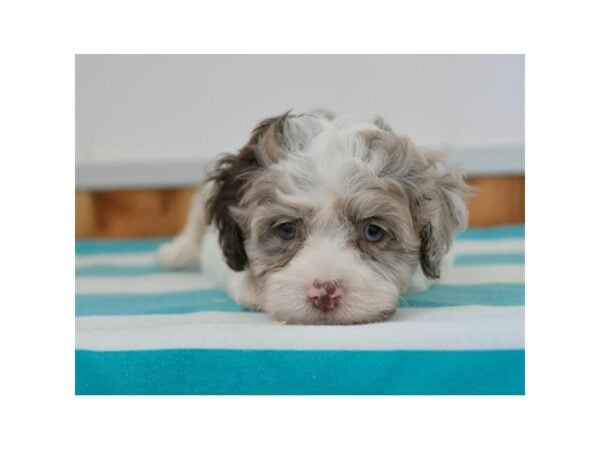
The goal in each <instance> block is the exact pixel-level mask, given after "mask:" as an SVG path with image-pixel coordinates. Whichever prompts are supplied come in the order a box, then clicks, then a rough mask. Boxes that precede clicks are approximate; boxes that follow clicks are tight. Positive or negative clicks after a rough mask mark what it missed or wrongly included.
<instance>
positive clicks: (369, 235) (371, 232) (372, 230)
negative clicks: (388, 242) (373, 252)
mask: <svg viewBox="0 0 600 450" xmlns="http://www.w3.org/2000/svg"><path fill="white" fill-rule="evenodd" d="M384 235H385V231H384V230H383V228H381V227H380V226H377V225H375V224H372V223H370V224H367V225H365V227H364V228H363V237H364V238H365V239H366V240H367V241H369V242H378V241H380V240H381V239H383V236H384Z"/></svg>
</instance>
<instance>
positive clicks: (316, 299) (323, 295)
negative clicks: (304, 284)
mask: <svg viewBox="0 0 600 450" xmlns="http://www.w3.org/2000/svg"><path fill="white" fill-rule="evenodd" d="M343 297H344V290H343V289H342V287H341V286H340V283H339V281H321V280H314V281H313V284H312V285H311V286H310V287H309V288H308V299H309V301H310V302H311V303H312V305H313V306H314V307H315V308H317V309H320V310H321V311H323V312H328V311H332V310H334V309H336V308H337V307H338V306H339V304H340V301H341V300H342V298H343Z"/></svg>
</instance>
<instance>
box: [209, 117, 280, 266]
mask: <svg viewBox="0 0 600 450" xmlns="http://www.w3.org/2000/svg"><path fill="white" fill-rule="evenodd" d="M288 117H289V112H287V113H285V114H282V115H280V116H276V117H272V118H269V119H265V120H263V121H262V122H260V123H259V124H258V125H257V126H256V128H255V129H254V130H253V131H252V133H251V135H250V140H249V141H248V143H247V144H246V146H245V147H243V148H242V149H241V150H240V151H239V152H238V154H237V155H232V154H228V155H225V156H223V157H222V158H221V159H220V160H219V161H218V162H217V166H216V168H215V169H214V170H213V171H212V173H211V174H210V175H209V177H208V183H213V186H212V188H211V191H210V194H209V197H208V199H207V201H206V213H207V214H206V217H207V222H208V223H209V224H210V223H214V224H215V225H216V227H217V230H218V231H219V244H220V245H221V249H222V251H223V255H224V256H225V261H226V262H227V265H228V266H229V267H231V268H232V269H233V270H235V271H238V272H239V271H242V270H244V269H245V268H246V266H247V264H248V256H247V254H246V249H245V247H244V238H245V237H244V233H243V231H242V228H241V227H240V224H239V223H238V222H237V221H236V219H235V217H234V213H233V210H234V209H235V207H237V206H238V204H239V202H240V200H241V199H242V196H243V193H244V190H245V189H246V187H247V185H248V183H249V182H250V181H251V180H252V178H253V177H254V176H255V175H256V174H258V173H259V172H260V171H261V170H262V169H263V168H264V167H266V166H267V165H268V164H270V163H272V162H275V161H277V159H278V157H279V156H280V155H279V154H278V153H279V152H280V142H281V140H282V139H283V134H284V132H285V127H286V120H287V118H288Z"/></svg>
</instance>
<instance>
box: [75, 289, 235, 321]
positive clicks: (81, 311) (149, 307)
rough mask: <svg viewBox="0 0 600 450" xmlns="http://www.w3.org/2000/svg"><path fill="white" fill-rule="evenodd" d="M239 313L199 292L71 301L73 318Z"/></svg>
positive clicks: (219, 296)
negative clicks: (217, 312) (209, 312)
mask: <svg viewBox="0 0 600 450" xmlns="http://www.w3.org/2000/svg"><path fill="white" fill-rule="evenodd" d="M200 311H237V312H239V311H243V309H242V308H241V307H240V306H239V305H238V304H237V303H236V302H234V301H233V300H231V299H230V298H229V297H228V296H227V295H226V294H225V293H224V292H223V291H220V290H216V289H215V290H202V291H184V292H161V293H152V294H84V295H77V296H76V297H75V315H76V316H123V315H147V314H185V313H193V312H200Z"/></svg>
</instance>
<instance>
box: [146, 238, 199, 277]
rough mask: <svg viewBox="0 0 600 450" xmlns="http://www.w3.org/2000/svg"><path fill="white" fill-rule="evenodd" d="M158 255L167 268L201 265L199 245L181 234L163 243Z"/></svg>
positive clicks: (185, 267)
mask: <svg viewBox="0 0 600 450" xmlns="http://www.w3.org/2000/svg"><path fill="white" fill-rule="evenodd" d="M156 256H157V258H158V262H159V263H160V265H161V266H163V267H165V268H167V269H187V268H196V267H200V260H199V252H198V246H197V244H196V243H195V242H194V241H193V240H191V239H186V238H185V237H181V236H180V237H177V238H175V239H174V240H173V241H171V242H167V243H166V244H163V245H161V246H160V248H159V249H158V252H157V253H156Z"/></svg>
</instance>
